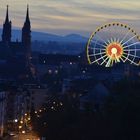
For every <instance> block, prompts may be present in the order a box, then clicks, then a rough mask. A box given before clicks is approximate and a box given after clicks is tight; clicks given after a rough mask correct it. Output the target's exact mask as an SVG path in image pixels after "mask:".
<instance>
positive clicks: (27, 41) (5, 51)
mask: <svg viewBox="0 0 140 140" xmlns="http://www.w3.org/2000/svg"><path fill="white" fill-rule="evenodd" d="M11 33H12V22H11V21H10V19H9V11H8V5H7V11H6V18H5V22H4V24H3V30H2V40H1V41H0V78H1V77H10V76H12V77H14V78H15V77H16V78H28V77H29V76H30V75H31V71H32V70H33V66H32V64H31V24H30V18H29V6H27V13H26V19H25V22H24V25H23V28H22V36H21V41H18V40H16V41H11V37H12V36H11Z"/></svg>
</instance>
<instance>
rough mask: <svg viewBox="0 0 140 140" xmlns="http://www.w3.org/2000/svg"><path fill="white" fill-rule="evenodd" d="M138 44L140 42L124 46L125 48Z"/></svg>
mask: <svg viewBox="0 0 140 140" xmlns="http://www.w3.org/2000/svg"><path fill="white" fill-rule="evenodd" d="M136 44H140V42H135V43H133V44H130V45H127V46H124V47H123V49H125V48H129V47H131V46H134V45H136Z"/></svg>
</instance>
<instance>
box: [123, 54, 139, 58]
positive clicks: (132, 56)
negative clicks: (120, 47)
mask: <svg viewBox="0 0 140 140" xmlns="http://www.w3.org/2000/svg"><path fill="white" fill-rule="evenodd" d="M124 54H126V55H128V56H132V57H136V58H140V57H139V56H137V55H133V54H127V53H124Z"/></svg>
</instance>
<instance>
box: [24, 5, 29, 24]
mask: <svg viewBox="0 0 140 140" xmlns="http://www.w3.org/2000/svg"><path fill="white" fill-rule="evenodd" d="M25 22H30V18H29V5H27V13H26V21H25Z"/></svg>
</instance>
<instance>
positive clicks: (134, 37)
mask: <svg viewBox="0 0 140 140" xmlns="http://www.w3.org/2000/svg"><path fill="white" fill-rule="evenodd" d="M136 36H137V35H134V36H132V37H131V38H130V39H128V40H127V41H126V42H124V43H123V44H122V46H124V45H125V44H126V43H128V42H129V41H131V40H132V39H133V38H135V37H136Z"/></svg>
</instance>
